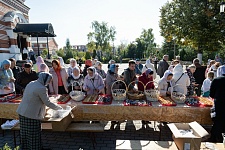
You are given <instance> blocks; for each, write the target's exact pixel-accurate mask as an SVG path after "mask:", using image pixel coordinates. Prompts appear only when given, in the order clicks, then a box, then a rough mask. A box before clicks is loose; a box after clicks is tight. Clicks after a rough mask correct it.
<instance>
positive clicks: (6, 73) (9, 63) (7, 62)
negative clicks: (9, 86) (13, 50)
mask: <svg viewBox="0 0 225 150" xmlns="http://www.w3.org/2000/svg"><path fill="white" fill-rule="evenodd" d="M5 65H11V61H10V60H7V59H6V60H4V61H3V62H2V63H1V69H2V70H3V72H4V75H5V76H7V78H10V75H9V74H8V72H7V70H5V68H4V66H5Z"/></svg>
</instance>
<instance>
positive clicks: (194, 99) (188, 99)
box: [185, 97, 199, 105]
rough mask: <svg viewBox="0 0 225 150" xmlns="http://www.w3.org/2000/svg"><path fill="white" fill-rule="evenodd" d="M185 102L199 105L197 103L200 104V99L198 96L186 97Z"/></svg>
mask: <svg viewBox="0 0 225 150" xmlns="http://www.w3.org/2000/svg"><path fill="white" fill-rule="evenodd" d="M185 102H186V103H187V104H188V105H197V104H199V102H198V100H197V99H196V98H194V97H186V100H185Z"/></svg>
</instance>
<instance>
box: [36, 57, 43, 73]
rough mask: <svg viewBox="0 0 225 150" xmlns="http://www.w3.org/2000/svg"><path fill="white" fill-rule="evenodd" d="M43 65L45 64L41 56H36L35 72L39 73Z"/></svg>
mask: <svg viewBox="0 0 225 150" xmlns="http://www.w3.org/2000/svg"><path fill="white" fill-rule="evenodd" d="M43 63H45V62H44V59H43V58H42V57H41V56H38V57H37V59H36V65H37V72H40V71H41V69H40V65H41V64H43Z"/></svg>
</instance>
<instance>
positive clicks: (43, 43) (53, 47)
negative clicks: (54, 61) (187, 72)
mask: <svg viewBox="0 0 225 150" xmlns="http://www.w3.org/2000/svg"><path fill="white" fill-rule="evenodd" d="M38 44H39V50H40V53H42V51H43V50H44V49H47V48H48V47H49V54H52V53H54V52H55V51H57V50H58V44H57V43H56V41H55V39H54V38H53V37H49V38H48V47H47V37H39V38H38ZM31 45H32V49H33V50H34V52H35V54H38V45H37V38H36V37H31Z"/></svg>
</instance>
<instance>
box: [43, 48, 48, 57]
mask: <svg viewBox="0 0 225 150" xmlns="http://www.w3.org/2000/svg"><path fill="white" fill-rule="evenodd" d="M47 55H48V50H47V49H44V50H43V51H42V52H41V57H42V58H47Z"/></svg>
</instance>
